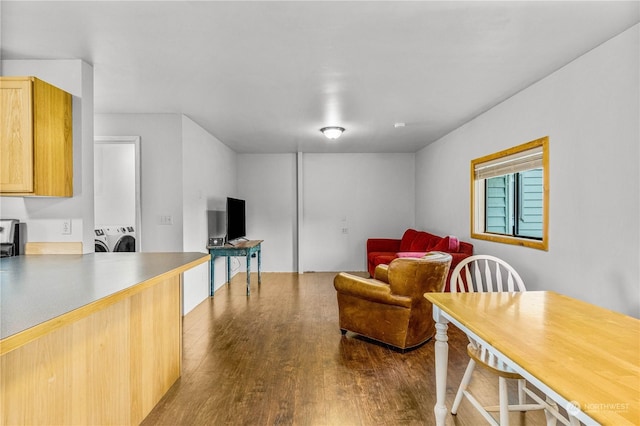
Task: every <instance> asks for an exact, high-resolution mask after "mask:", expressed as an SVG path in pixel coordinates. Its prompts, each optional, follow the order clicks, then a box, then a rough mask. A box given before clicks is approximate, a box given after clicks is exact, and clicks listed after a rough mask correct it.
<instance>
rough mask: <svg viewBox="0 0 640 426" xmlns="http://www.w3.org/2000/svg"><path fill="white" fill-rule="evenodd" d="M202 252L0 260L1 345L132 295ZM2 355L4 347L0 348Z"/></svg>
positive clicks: (187, 266) (185, 265) (193, 263)
mask: <svg viewBox="0 0 640 426" xmlns="http://www.w3.org/2000/svg"><path fill="white" fill-rule="evenodd" d="M209 258H210V256H209V255H208V254H205V253H92V254H84V255H68V254H67V255H29V256H15V257H6V258H2V259H0V339H1V340H0V343H6V342H5V340H6V339H7V338H10V337H11V336H14V335H16V334H19V333H21V332H24V331H25V330H28V329H30V328H32V327H35V326H37V325H40V324H43V323H46V322H49V321H51V320H53V319H55V318H57V317H60V316H61V315H64V314H67V313H69V312H72V311H75V310H78V309H80V308H83V307H87V306H88V305H91V304H93V303H95V302H98V301H102V300H104V299H108V298H110V297H111V296H118V295H119V294H121V293H123V294H124V293H127V294H131V293H133V292H135V291H136V287H137V286H139V285H140V284H143V283H145V282H146V281H149V280H151V279H154V278H158V277H160V276H162V275H164V274H171V275H173V274H176V273H182V272H184V271H185V270H187V269H190V268H192V267H194V266H196V265H198V264H200V263H205V262H206V261H208V260H209ZM1 352H3V353H4V349H3V350H2V351H1Z"/></svg>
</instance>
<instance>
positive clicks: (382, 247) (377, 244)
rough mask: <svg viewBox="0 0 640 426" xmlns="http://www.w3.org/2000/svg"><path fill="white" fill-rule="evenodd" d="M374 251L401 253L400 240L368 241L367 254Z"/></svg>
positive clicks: (381, 239) (378, 239)
mask: <svg viewBox="0 0 640 426" xmlns="http://www.w3.org/2000/svg"><path fill="white" fill-rule="evenodd" d="M374 251H384V252H397V251H400V240H397V239H393V238H369V239H368V240H367V254H369V253H371V252H374Z"/></svg>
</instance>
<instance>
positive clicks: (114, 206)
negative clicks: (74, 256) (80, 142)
mask: <svg viewBox="0 0 640 426" xmlns="http://www.w3.org/2000/svg"><path fill="white" fill-rule="evenodd" d="M140 206H141V203H140V136H96V137H95V138H94V222H95V251H96V253H101V252H122V251H142V238H141V236H142V228H141V218H142V216H141V213H140V212H141V208H140Z"/></svg>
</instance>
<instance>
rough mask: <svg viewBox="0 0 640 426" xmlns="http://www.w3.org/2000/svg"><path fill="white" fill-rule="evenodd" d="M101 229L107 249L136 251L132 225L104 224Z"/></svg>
mask: <svg viewBox="0 0 640 426" xmlns="http://www.w3.org/2000/svg"><path fill="white" fill-rule="evenodd" d="M103 229H104V233H105V236H106V240H107V248H108V250H109V251H115V252H123V251H125V252H126V251H136V233H135V230H134V228H133V226H105V227H104V228H103Z"/></svg>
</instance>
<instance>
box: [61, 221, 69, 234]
mask: <svg viewBox="0 0 640 426" xmlns="http://www.w3.org/2000/svg"><path fill="white" fill-rule="evenodd" d="M62 235H71V219H64V220H63V221H62Z"/></svg>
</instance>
